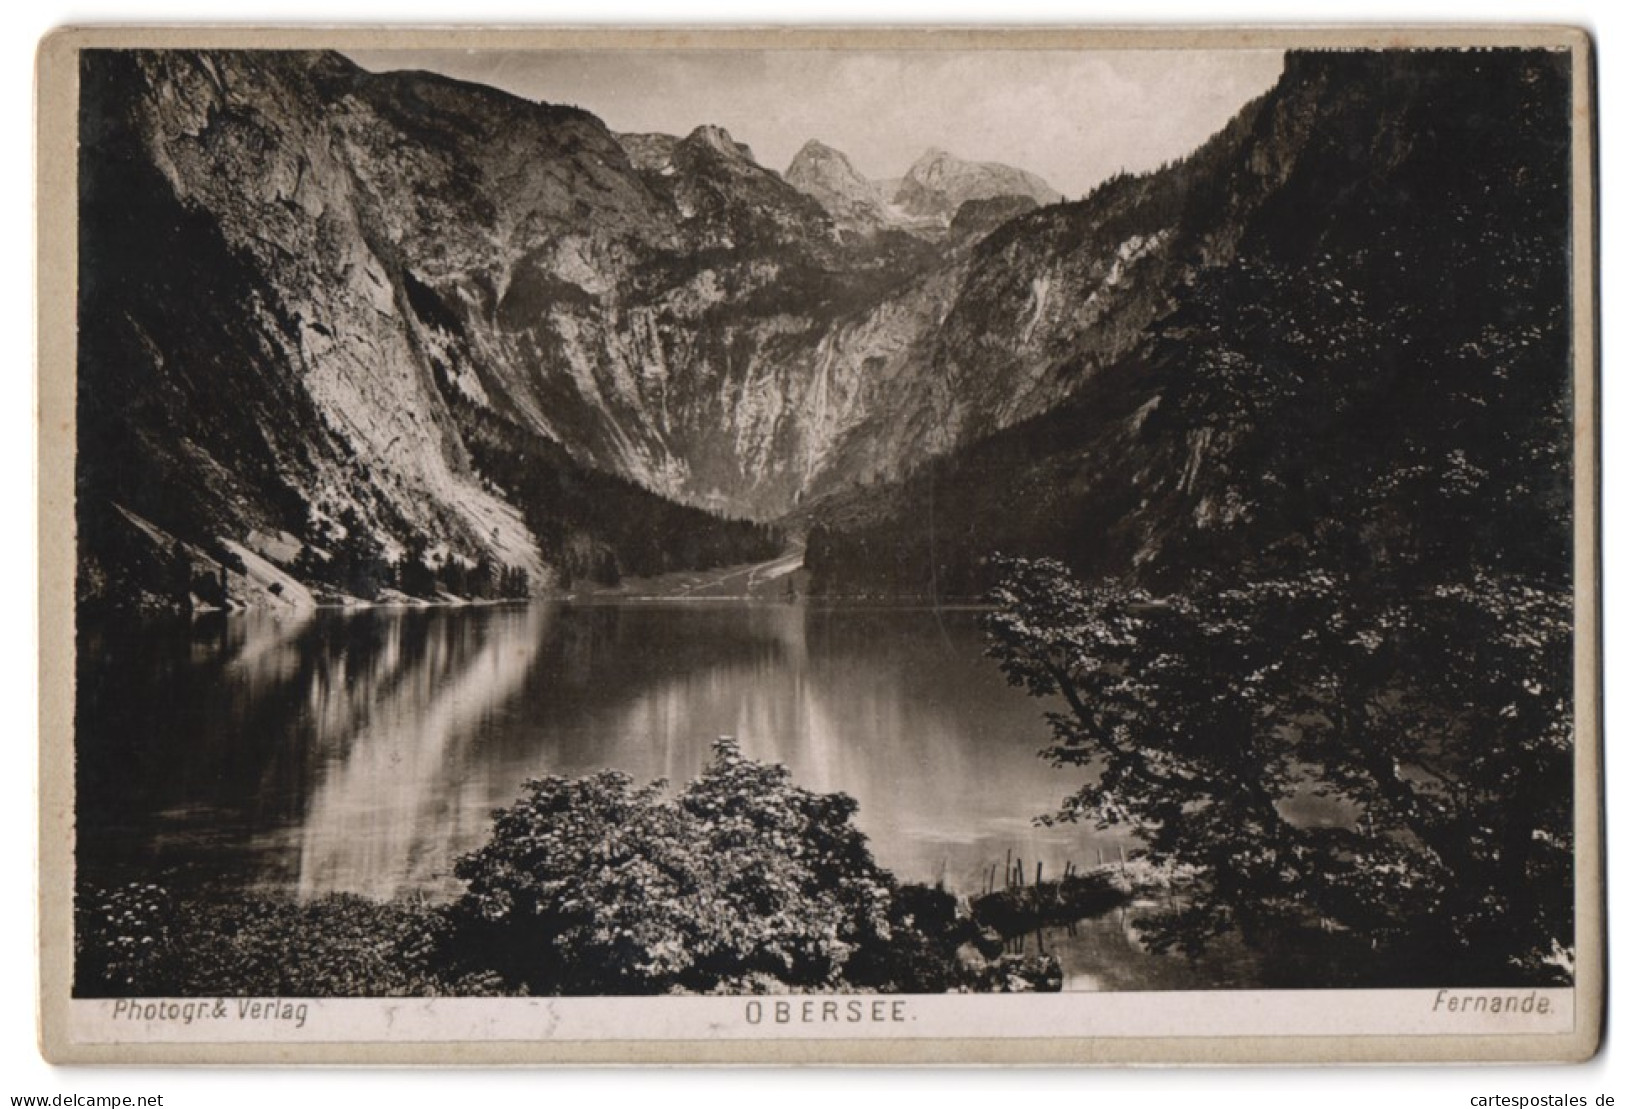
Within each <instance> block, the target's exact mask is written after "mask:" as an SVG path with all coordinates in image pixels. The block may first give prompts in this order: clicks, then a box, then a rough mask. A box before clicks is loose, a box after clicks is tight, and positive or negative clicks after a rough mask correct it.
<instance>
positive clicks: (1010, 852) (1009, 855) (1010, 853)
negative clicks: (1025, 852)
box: [1004, 847, 1016, 889]
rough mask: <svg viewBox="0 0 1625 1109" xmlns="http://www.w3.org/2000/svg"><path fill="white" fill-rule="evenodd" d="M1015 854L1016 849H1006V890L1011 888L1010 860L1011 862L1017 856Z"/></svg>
mask: <svg viewBox="0 0 1625 1109" xmlns="http://www.w3.org/2000/svg"><path fill="white" fill-rule="evenodd" d="M1015 853H1016V849H1015V848H1014V847H1006V848H1005V849H1004V888H1005V889H1009V888H1010V860H1011V858H1013V857H1014V856H1015Z"/></svg>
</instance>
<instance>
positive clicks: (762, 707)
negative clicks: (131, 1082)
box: [78, 604, 1116, 982]
mask: <svg viewBox="0 0 1625 1109" xmlns="http://www.w3.org/2000/svg"><path fill="white" fill-rule="evenodd" d="M723 734H729V735H735V736H737V737H738V738H739V739H740V742H741V744H742V746H743V748H744V751H745V753H746V754H747V755H749V756H751V757H753V758H757V759H763V760H768V761H779V762H783V763H785V764H786V765H787V766H789V768H790V769H791V771H792V772H793V774H794V776H795V780H796V781H797V782H798V783H799V784H801V785H803V786H805V787H807V788H810V789H814V790H819V791H833V790H841V791H844V792H846V793H849V794H851V795H853V796H854V797H856V798H857V799H858V801H859V804H860V809H859V813H858V821H859V823H860V825H861V826H862V827H863V829H864V831H865V832H867V833H868V835H869V836H870V839H871V841H872V843H873V846H874V851H875V855H876V857H877V858H878V860H879V861H880V862H881V863H882V865H885V866H887V867H889V868H890V869H892V870H893V871H895V872H896V873H897V874H899V875H900V876H901V877H904V878H908V879H913V880H925V881H934V880H936V879H938V878H945V879H946V880H947V881H948V882H949V884H950V885H952V886H954V887H955V888H958V889H959V890H961V891H966V892H969V891H974V890H975V889H976V888H978V886H979V884H980V882H981V880H982V876H983V875H985V874H986V872H987V868H988V867H989V865H991V864H993V863H994V862H996V861H997V862H1000V863H1001V864H1002V861H1003V859H1004V858H1005V855H1006V852H1007V851H1013V852H1014V853H1015V854H1016V855H1018V856H1021V857H1023V858H1025V859H1026V860H1027V865H1028V867H1029V868H1031V867H1032V866H1033V864H1035V863H1036V862H1037V861H1039V860H1040V859H1042V860H1044V861H1045V862H1046V863H1047V866H1048V868H1052V871H1051V872H1052V873H1059V872H1060V871H1061V869H1062V867H1063V866H1064V864H1065V862H1066V861H1067V860H1068V859H1071V860H1073V861H1075V862H1077V863H1079V864H1080V865H1086V864H1089V863H1092V862H1093V861H1095V859H1096V858H1097V852H1099V851H1101V850H1104V851H1105V852H1106V853H1107V854H1108V855H1109V854H1111V853H1113V852H1115V847H1116V844H1115V841H1111V840H1107V839H1101V838H1098V837H1094V838H1092V836H1091V833H1090V832H1089V831H1088V830H1086V829H1080V828H1059V829H1039V828H1034V827H1033V826H1032V823H1031V818H1032V817H1033V815H1035V814H1037V813H1040V812H1044V811H1049V810H1053V808H1054V807H1055V805H1056V804H1057V803H1058V802H1059V800H1060V799H1061V797H1062V796H1063V795H1064V794H1065V793H1066V792H1067V788H1068V786H1069V784H1071V785H1075V784H1076V783H1075V782H1074V781H1073V779H1072V778H1071V777H1069V775H1067V774H1065V773H1062V772H1060V771H1057V770H1055V769H1054V768H1052V767H1050V766H1048V765H1047V764H1045V763H1044V762H1043V761H1042V760H1040V759H1039V758H1037V757H1036V754H1035V752H1036V750H1037V748H1039V747H1040V746H1042V744H1043V742H1044V736H1045V729H1044V725H1043V722H1042V717H1041V713H1040V706H1038V705H1037V704H1035V703H1034V702H1032V701H1030V700H1029V699H1028V698H1026V697H1024V696H1023V695H1021V694H1020V693H1018V692H1016V691H1014V690H1012V689H1010V688H1009V687H1008V686H1007V685H1006V684H1005V682H1004V680H1003V678H1002V677H1001V676H1000V675H999V673H998V671H997V669H996V668H995V667H994V666H993V664H992V663H990V662H989V661H987V660H986V659H985V658H983V657H982V655H981V645H980V640H979V636H978V633H977V631H976V627H975V621H974V616H973V614H970V613H965V612H931V611H908V610H898V609H858V608H826V609H821V608H808V607H804V606H798V605H749V604H740V605H710V604H708V605H676V604H646V605H596V606H595V605H582V606H577V605H567V604H536V605H531V606H528V607H502V608H488V607H486V608H470V609H436V610H405V611H382V610H371V611H359V612H342V611H333V612H326V611H323V612H317V613H304V614H295V615H280V614H278V615H270V614H253V615H245V616H231V617H214V618H211V619H208V620H200V621H196V622H193V623H186V622H156V621H139V622H136V621H126V622H117V623H106V624H102V625H98V626H95V627H92V628H89V629H87V630H86V631H85V632H84V633H83V634H82V638H81V671H80V699H79V751H80V765H79V788H80V804H79V806H78V812H79V828H78V836H79V844H80V847H79V861H80V866H81V870H82V872H83V873H84V874H85V876H87V877H89V878H91V879H92V880H96V881H118V880H127V879H131V880H133V879H134V878H137V877H139V878H141V879H142V880H153V879H154V878H155V877H157V878H161V879H162V880H164V881H166V882H168V883H170V884H171V885H178V886H191V887H197V888H206V889H208V890H210V891H215V892H220V893H229V892H230V891H232V890H238V889H253V890H261V891H280V892H286V893H292V894H295V895H297V896H300V897H309V896H314V895H319V894H323V893H329V892H336V891H350V892H356V893H361V894H365V895H368V896H372V897H390V896H395V895H399V894H405V893H412V892H424V893H428V894H431V895H434V896H446V895H450V894H452V893H453V892H455V890H456V888H457V884H456V882H455V880H454V879H453V878H452V877H451V873H450V872H451V867H452V864H453V862H454V860H455V859H456V857H457V856H458V855H459V854H460V853H463V852H465V851H468V850H470V849H472V848H473V847H475V846H476V845H478V844H479V843H480V841H481V840H482V839H483V838H484V836H485V834H486V831H487V829H488V827H489V823H490V816H491V811H492V809H494V808H496V807H499V806H502V805H506V804H509V803H510V802H512V800H513V799H514V798H515V797H516V796H517V795H518V794H519V792H520V788H521V785H522V783H523V782H524V780H525V779H526V778H530V777H537V776H541V775H546V774H559V775H566V776H573V775H580V774H586V773H591V772H593V771H595V770H599V769H602V768H605V767H614V768H617V769H621V770H625V771H627V772H629V773H630V774H632V775H633V776H634V777H635V778H637V779H639V780H648V779H651V778H657V777H658V778H666V779H669V780H671V781H673V782H675V783H681V782H683V781H685V780H687V779H688V778H690V777H692V776H694V775H695V774H696V773H698V771H699V770H700V768H701V767H702V766H703V764H704V761H705V759H706V757H707V754H708V751H709V748H710V745H711V743H712V741H713V740H714V739H715V738H716V737H717V736H718V735H723ZM1029 872H1030V869H1029ZM1080 982H1081V980H1080Z"/></svg>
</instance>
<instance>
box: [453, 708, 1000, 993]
mask: <svg viewBox="0 0 1625 1109" xmlns="http://www.w3.org/2000/svg"><path fill="white" fill-rule="evenodd" d="M526 788H527V794H526V796H525V797H524V798H522V799H521V800H520V801H519V802H518V803H517V804H515V805H514V806H513V807H512V808H509V809H506V810H504V811H502V812H500V813H498V814H497V818H496V826H495V829H494V831H493V834H492V837H491V840H490V842H489V843H487V844H486V845H485V846H484V847H482V848H480V849H479V850H478V851H475V852H474V853H473V854H471V855H468V856H465V857H464V858H463V859H461V860H460V861H459V863H458V865H457V875H458V877H460V878H463V879H465V880H466V881H467V882H468V892H467V894H466V895H465V896H464V897H463V899H462V901H461V902H460V903H459V904H458V906H457V907H456V914H455V915H456V918H457V921H458V927H459V929H460V935H459V937H458V940H457V947H458V948H459V949H462V950H465V951H468V952H471V953H472V952H478V957H479V958H480V959H481V960H482V961H485V962H487V963H490V964H492V965H495V966H496V968H497V969H498V970H499V971H500V972H501V973H503V974H504V975H505V976H506V977H507V978H509V979H510V980H511V981H512V982H513V983H515V984H522V985H524V986H526V987H528V988H530V989H532V990H535V991H538V992H547V993H608V994H622V993H662V992H668V991H698V992H715V991H765V990H781V989H839V988H843V987H853V988H855V987H859V986H864V987H869V988H882V987H887V986H890V987H892V988H897V987H898V986H899V985H900V983H897V982H895V981H891V980H890V979H893V978H895V977H896V975H897V974H898V972H899V970H900V969H902V968H907V967H913V968H914V971H912V972H910V973H909V974H908V975H907V976H908V977H909V978H910V979H916V978H918V977H919V974H918V972H919V971H921V970H923V969H925V968H926V967H931V968H935V969H936V970H937V972H938V973H937V975H936V976H937V977H940V978H943V980H944V981H945V980H946V971H945V968H946V967H947V966H951V965H952V957H953V951H954V949H955V947H957V946H958V943H959V942H960V940H961V939H962V938H963V937H962V935H961V934H960V933H962V932H963V931H964V929H966V928H968V927H969V925H968V923H967V922H966V921H964V919H963V918H962V917H961V916H960V915H959V914H958V913H957V907H956V906H955V905H954V903H953V899H952V898H951V897H947V895H942V896H943V897H947V901H948V906H949V907H948V911H947V912H946V920H943V919H940V918H942V917H943V915H944V914H943V913H942V911H941V909H940V907H939V909H938V912H937V913H936V916H937V918H939V919H935V920H933V925H934V926H935V927H934V930H935V931H937V932H938V933H940V934H939V935H938V936H937V937H936V938H935V942H932V943H923V942H922V937H921V936H920V935H919V934H918V931H917V928H916V924H915V920H916V915H915V914H913V913H910V912H908V911H907V910H908V908H909V907H910V906H914V907H917V906H916V905H915V901H916V900H917V897H918V895H911V897H910V898H905V899H902V900H900V899H899V896H898V895H899V889H898V886H897V884H896V882H895V881H894V880H893V878H892V877H891V875H890V874H888V873H887V872H886V871H884V870H882V869H880V868H879V867H878V866H877V865H876V864H875V862H874V859H873V858H872V857H871V855H870V854H869V848H868V844H867V841H866V840H865V838H864V836H863V833H862V832H860V831H859V830H858V829H857V828H856V827H854V826H853V824H852V822H851V818H852V814H853V813H854V811H855V810H856V808H857V804H856V802H854V801H853V800H852V799H851V798H850V797H847V796H846V795H844V794H838V793H837V794H817V793H812V792H809V791H807V790H804V789H800V788H798V787H796V786H794V785H792V784H791V783H790V776H789V772H788V771H786V770H785V769H784V768H783V767H782V766H766V765H763V764H761V763H756V762H752V761H750V760H748V759H746V758H743V757H742V756H741V755H740V753H739V750H738V747H737V746H736V745H735V744H733V743H732V742H731V741H726V740H724V741H721V742H719V743H718V745H717V748H716V753H715V756H714V758H713V760H712V762H711V764H710V765H709V766H708V767H707V769H706V770H705V772H704V773H703V774H702V775H701V776H700V777H699V778H697V779H696V780H694V781H693V782H691V783H690V784H689V785H688V786H687V788H685V789H684V790H683V791H682V792H681V793H679V794H678V795H676V796H675V797H669V796H667V794H666V792H665V788H664V784H663V783H655V784H654V785H651V786H647V787H645V788H642V789H635V788H633V786H632V783H631V780H630V779H629V778H628V777H627V776H626V775H625V774H621V773H618V772H615V771H604V772H602V773H600V774H596V775H593V776H592V777H588V778H582V779H577V780H573V781H567V780H565V779H562V778H544V779H540V780H533V781H531V782H529V783H527V787H526ZM905 902H906V903H907V904H905ZM944 924H946V925H947V927H943V925H944ZM956 926H957V931H956ZM922 963H923V964H924V965H925V966H924V967H922V966H921V965H920V964H922ZM928 976H929V974H928ZM910 984H912V983H910ZM937 988H942V987H941V986H940V985H939V986H938V987H937Z"/></svg>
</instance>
